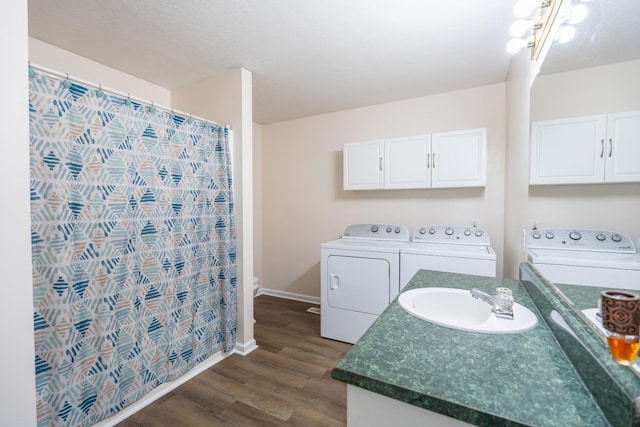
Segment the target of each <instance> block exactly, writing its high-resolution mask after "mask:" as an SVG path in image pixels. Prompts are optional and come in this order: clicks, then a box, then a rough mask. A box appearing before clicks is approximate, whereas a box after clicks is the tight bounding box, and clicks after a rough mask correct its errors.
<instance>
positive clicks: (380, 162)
mask: <svg viewBox="0 0 640 427" xmlns="http://www.w3.org/2000/svg"><path fill="white" fill-rule="evenodd" d="M378 163H379V164H380V171H381V172H382V157H380V161H379V162H378Z"/></svg>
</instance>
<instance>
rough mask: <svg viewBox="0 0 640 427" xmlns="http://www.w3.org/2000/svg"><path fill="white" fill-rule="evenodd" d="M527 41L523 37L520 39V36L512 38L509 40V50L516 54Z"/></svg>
mask: <svg viewBox="0 0 640 427" xmlns="http://www.w3.org/2000/svg"><path fill="white" fill-rule="evenodd" d="M526 43H527V41H526V40H523V39H519V38H512V39H511V40H509V43H507V52H509V53H510V54H512V55H513V54H516V53H518V52H519V51H520V49H522V48H523V47H524V46H525V44H526Z"/></svg>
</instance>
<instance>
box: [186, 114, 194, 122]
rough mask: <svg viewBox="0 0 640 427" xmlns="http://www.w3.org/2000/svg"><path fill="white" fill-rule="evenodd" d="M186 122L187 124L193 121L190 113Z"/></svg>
mask: <svg viewBox="0 0 640 427" xmlns="http://www.w3.org/2000/svg"><path fill="white" fill-rule="evenodd" d="M187 123H189V124H191V123H193V119H192V118H191V114H189V119H188V120H187Z"/></svg>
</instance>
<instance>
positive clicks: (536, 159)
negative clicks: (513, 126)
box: [529, 111, 640, 184]
mask: <svg viewBox="0 0 640 427" xmlns="http://www.w3.org/2000/svg"><path fill="white" fill-rule="evenodd" d="M529 182H530V184H595V183H612V182H640V111H632V112H625V113H617V114H607V115H604V114H603V115H596V116H585V117H576V118H570V119H561V120H549V121H543V122H534V123H532V125H531V175H530V181H529Z"/></svg>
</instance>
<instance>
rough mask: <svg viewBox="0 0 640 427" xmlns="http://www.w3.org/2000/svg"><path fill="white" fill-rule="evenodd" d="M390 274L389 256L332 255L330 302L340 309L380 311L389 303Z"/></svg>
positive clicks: (329, 258)
mask: <svg viewBox="0 0 640 427" xmlns="http://www.w3.org/2000/svg"><path fill="white" fill-rule="evenodd" d="M390 277H391V265H390V262H389V260H387V259H383V258H362V257H357V256H343V255H330V256H329V257H328V258H327V277H326V280H327V283H325V284H324V285H325V286H327V302H328V303H329V305H330V306H331V307H334V308H338V309H343V310H351V311H358V312H362V313H370V314H376V315H377V314H380V313H382V312H383V311H384V309H385V308H387V306H388V305H389V285H390V280H391V279H390Z"/></svg>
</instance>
